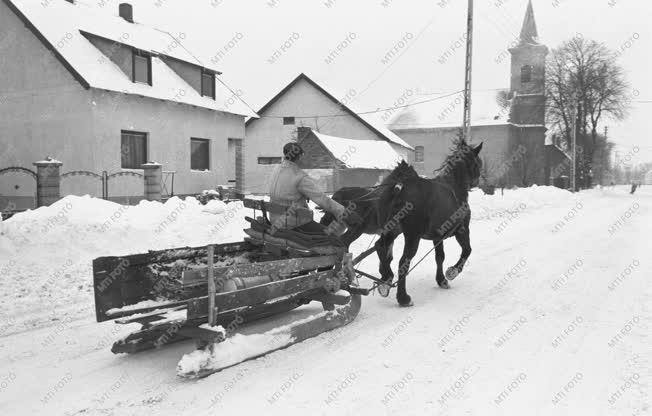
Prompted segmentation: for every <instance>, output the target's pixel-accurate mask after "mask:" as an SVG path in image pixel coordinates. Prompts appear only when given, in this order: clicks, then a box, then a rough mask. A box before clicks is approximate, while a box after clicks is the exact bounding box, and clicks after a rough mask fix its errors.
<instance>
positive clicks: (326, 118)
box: [244, 73, 414, 193]
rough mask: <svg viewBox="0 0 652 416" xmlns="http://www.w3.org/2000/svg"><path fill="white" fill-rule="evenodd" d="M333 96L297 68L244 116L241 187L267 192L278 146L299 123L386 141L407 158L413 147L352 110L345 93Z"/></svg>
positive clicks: (347, 136)
mask: <svg viewBox="0 0 652 416" xmlns="http://www.w3.org/2000/svg"><path fill="white" fill-rule="evenodd" d="M336 97H337V96H336V95H335V94H332V93H331V92H329V91H327V90H326V89H325V88H324V87H323V86H321V85H319V84H317V83H316V82H315V81H313V80H312V79H311V78H309V77H308V76H307V75H306V74H303V73H302V74H299V75H298V76H297V77H296V78H295V79H294V80H293V81H292V82H290V83H289V84H288V85H287V86H285V87H284V88H283V89H282V90H281V91H280V92H279V93H278V94H276V95H275V96H274V97H273V98H272V99H271V100H269V102H267V104H265V105H264V106H263V107H262V108H261V109H260V110H259V111H257V113H258V115H259V117H260V118H250V119H248V120H247V122H246V127H245V137H246V139H245V142H244V146H245V149H244V154H245V155H244V160H245V168H244V170H245V190H246V191H247V192H251V193H266V192H267V184H268V182H267V181H268V177H269V174H270V173H271V171H272V170H273V168H274V165H275V164H278V163H280V162H281V160H282V148H283V145H284V144H285V143H287V142H289V141H297V140H301V138H300V137H299V134H298V128H299V127H306V128H310V129H312V130H314V131H315V132H318V133H321V134H324V135H328V136H334V137H339V138H344V139H353V140H358V141H359V140H373V141H382V142H386V143H387V144H388V145H389V148H391V149H392V150H393V151H394V152H396V154H398V155H399V157H400V158H403V159H405V160H410V159H411V157H412V153H413V150H414V149H413V148H412V147H411V146H410V145H409V144H407V143H406V142H405V141H404V140H403V139H401V138H400V137H398V136H397V135H396V134H394V133H392V132H391V131H390V130H389V129H387V128H386V127H385V125H384V124H382V123H379V122H376V121H375V120H374V119H373V118H372V117H371V116H369V115H361V114H359V113H357V112H356V111H354V110H353V109H352V108H351V106H350V105H349V103H348V102H347V101H349V100H350V98H351V97H349V96H346V95H344V96H341V97H340V98H336ZM337 156H338V155H337ZM343 185H346V184H343Z"/></svg>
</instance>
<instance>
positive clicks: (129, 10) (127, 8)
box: [118, 3, 134, 23]
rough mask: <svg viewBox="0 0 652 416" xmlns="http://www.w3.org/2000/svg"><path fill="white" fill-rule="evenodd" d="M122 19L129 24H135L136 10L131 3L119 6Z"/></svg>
mask: <svg viewBox="0 0 652 416" xmlns="http://www.w3.org/2000/svg"><path fill="white" fill-rule="evenodd" d="M118 10H119V14H120V17H122V18H123V19H125V20H126V21H127V22H129V23H133V22H134V8H133V6H132V5H131V4H129V3H120V6H118Z"/></svg>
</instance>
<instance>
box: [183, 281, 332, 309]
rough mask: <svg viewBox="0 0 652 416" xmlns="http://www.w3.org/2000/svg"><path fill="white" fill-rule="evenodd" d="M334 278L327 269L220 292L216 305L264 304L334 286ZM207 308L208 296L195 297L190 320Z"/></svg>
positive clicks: (220, 307) (242, 305)
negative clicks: (295, 294)
mask: <svg viewBox="0 0 652 416" xmlns="http://www.w3.org/2000/svg"><path fill="white" fill-rule="evenodd" d="M334 278H335V274H334V272H333V271H332V270H327V271H324V272H318V273H311V274H308V275H305V276H299V277H294V278H290V279H286V280H280V281H277V282H271V283H267V284H264V285H259V286H254V287H250V288H247V289H242V290H236V291H233V292H226V293H218V294H217V295H215V307H216V308H218V310H220V311H228V310H231V309H236V308H242V307H245V306H254V305H258V304H262V303H265V302H266V301H268V300H270V299H275V298H280V297H283V296H287V295H291V294H294V293H298V292H305V291H309V290H312V289H319V288H324V289H326V288H328V287H331V286H332V279H334ZM207 310H208V296H203V297H200V298H194V299H191V300H189V301H188V319H189V320H190V319H196V318H198V317H203V316H207Z"/></svg>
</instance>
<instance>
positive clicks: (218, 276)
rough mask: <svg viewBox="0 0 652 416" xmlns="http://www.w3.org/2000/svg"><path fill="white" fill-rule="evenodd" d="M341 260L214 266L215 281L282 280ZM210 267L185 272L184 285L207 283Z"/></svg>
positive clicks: (315, 258)
mask: <svg viewBox="0 0 652 416" xmlns="http://www.w3.org/2000/svg"><path fill="white" fill-rule="evenodd" d="M338 261H339V258H338V257H337V256H316V257H306V258H293V259H283V260H272V261H265V262H260V263H243V264H237V265H235V266H228V267H214V268H213V275H214V279H215V281H218V282H219V281H221V280H226V279H232V278H234V277H250V276H263V275H267V276H270V277H271V278H272V279H273V280H281V279H284V278H287V277H292V276H293V275H298V274H301V273H306V272H309V271H313V270H317V269H322V268H325V267H332V266H334V265H335V264H336V263H337V262H338ZM207 274H208V267H207V266H205V267H198V268H193V269H190V270H185V271H184V272H183V285H184V286H192V285H198V284H199V285H203V284H205V283H206V278H207Z"/></svg>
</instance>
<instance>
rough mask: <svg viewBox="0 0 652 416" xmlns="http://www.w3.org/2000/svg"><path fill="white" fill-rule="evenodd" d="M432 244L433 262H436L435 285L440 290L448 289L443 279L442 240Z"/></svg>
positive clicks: (446, 282)
mask: <svg viewBox="0 0 652 416" xmlns="http://www.w3.org/2000/svg"><path fill="white" fill-rule="evenodd" d="M432 243H433V244H434V245H435V261H436V262H437V285H439V287H441V288H442V289H448V288H449V286H448V281H447V280H446V278H445V277H444V259H445V258H446V254H445V253H444V240H440V241H437V240H433V241H432Z"/></svg>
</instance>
